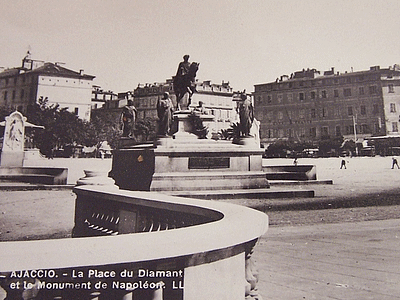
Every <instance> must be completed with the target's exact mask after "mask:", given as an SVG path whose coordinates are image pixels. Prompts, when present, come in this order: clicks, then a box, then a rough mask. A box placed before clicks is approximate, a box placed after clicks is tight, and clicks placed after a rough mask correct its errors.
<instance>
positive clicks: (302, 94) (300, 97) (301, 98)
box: [299, 93, 305, 101]
mask: <svg viewBox="0 0 400 300" xmlns="http://www.w3.org/2000/svg"><path fill="white" fill-rule="evenodd" d="M304 99H305V96H304V93H299V100H300V101H303V100H304Z"/></svg>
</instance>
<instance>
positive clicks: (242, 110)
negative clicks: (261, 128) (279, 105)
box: [238, 91, 254, 136]
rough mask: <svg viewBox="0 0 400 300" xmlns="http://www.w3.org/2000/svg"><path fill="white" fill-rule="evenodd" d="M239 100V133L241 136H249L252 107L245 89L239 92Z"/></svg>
mask: <svg viewBox="0 0 400 300" xmlns="http://www.w3.org/2000/svg"><path fill="white" fill-rule="evenodd" d="M241 100H242V101H240V102H239V107H238V113H239V120H240V134H241V136H250V128H251V126H252V124H253V121H254V108H253V104H252V103H251V101H250V99H249V98H248V97H247V95H246V91H243V92H242V93H241Z"/></svg>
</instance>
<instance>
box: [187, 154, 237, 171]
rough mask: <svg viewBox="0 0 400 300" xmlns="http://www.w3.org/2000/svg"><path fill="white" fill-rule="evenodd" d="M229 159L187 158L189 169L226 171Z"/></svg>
mask: <svg viewBox="0 0 400 300" xmlns="http://www.w3.org/2000/svg"><path fill="white" fill-rule="evenodd" d="M229 166H230V158H229V157H189V169H226V168H229Z"/></svg>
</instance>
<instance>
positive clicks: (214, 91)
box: [134, 79, 237, 131]
mask: <svg viewBox="0 0 400 300" xmlns="http://www.w3.org/2000/svg"><path fill="white" fill-rule="evenodd" d="M196 90H197V92H196V93H194V94H193V96H192V101H191V105H190V108H194V107H196V106H197V105H198V104H199V101H202V102H203V107H204V108H205V109H206V110H207V111H208V113H209V114H210V115H214V116H215V126H214V128H213V130H214V131H218V130H220V129H226V128H228V127H229V126H230V125H231V124H232V122H234V121H236V120H237V113H236V110H235V109H236V103H234V101H232V97H233V94H234V93H233V90H232V88H231V87H230V85H229V82H224V81H223V82H222V84H214V83H211V82H210V81H203V82H196ZM164 92H169V94H170V96H171V100H172V101H173V103H174V105H176V97H175V94H174V91H173V84H172V79H168V80H167V81H166V82H163V83H153V84H144V85H143V84H139V85H138V87H137V88H136V89H135V90H134V105H135V107H136V108H137V110H138V118H146V117H150V118H157V109H156V107H157V101H158V99H160V98H161V97H162V96H163V93H164Z"/></svg>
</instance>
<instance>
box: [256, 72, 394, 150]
mask: <svg viewBox="0 0 400 300" xmlns="http://www.w3.org/2000/svg"><path fill="white" fill-rule="evenodd" d="M254 87H255V89H254V92H253V97H254V107H255V116H256V118H257V119H258V120H259V121H260V122H261V124H260V134H261V141H262V142H263V143H265V144H268V143H271V142H274V141H276V140H278V139H294V140H303V141H317V140H320V139H321V138H328V137H331V138H333V137H344V138H345V139H352V140H355V139H356V140H357V142H361V141H362V140H364V138H366V137H371V136H385V135H388V136H396V135H398V134H399V114H400V68H399V66H397V65H394V66H393V67H389V68H387V69H381V68H380V67H379V66H375V67H371V68H370V70H367V71H359V72H346V73H339V72H336V73H335V71H334V69H333V68H332V69H331V70H330V71H326V72H324V73H323V74H321V72H319V71H317V70H315V69H307V70H302V71H299V72H295V73H293V74H292V75H291V76H287V75H284V76H281V77H280V78H278V79H277V80H276V81H274V82H271V83H265V84H257V85H255V86H254Z"/></svg>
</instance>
